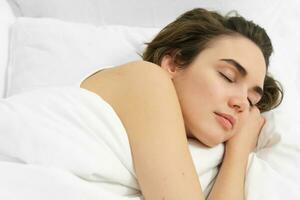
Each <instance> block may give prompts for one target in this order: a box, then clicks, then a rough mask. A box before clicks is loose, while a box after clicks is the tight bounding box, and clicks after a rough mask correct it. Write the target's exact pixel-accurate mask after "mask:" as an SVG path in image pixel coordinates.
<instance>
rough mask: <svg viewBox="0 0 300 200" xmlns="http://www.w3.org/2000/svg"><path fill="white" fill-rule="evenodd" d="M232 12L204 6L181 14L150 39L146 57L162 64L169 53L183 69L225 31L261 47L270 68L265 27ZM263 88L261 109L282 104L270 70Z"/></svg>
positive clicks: (269, 53)
mask: <svg viewBox="0 0 300 200" xmlns="http://www.w3.org/2000/svg"><path fill="white" fill-rule="evenodd" d="M229 14H230V13H229ZM229 14H227V15H226V16H222V15H220V14H218V13H217V12H215V11H208V10H205V9H203V8H195V9H193V10H190V11H188V12H186V13H184V14H182V15H181V16H179V17H178V18H177V19H176V20H175V21H173V22H172V23H170V24H168V25H167V26H166V27H165V28H163V29H162V30H161V31H160V32H159V33H158V34H157V35H156V37H155V38H154V39H153V40H152V41H151V42H150V43H146V44H147V48H146V50H145V52H144V53H143V55H142V57H143V59H144V60H145V61H149V62H152V63H155V64H157V65H160V63H161V60H162V58H163V57H164V56H165V55H168V54H169V55H172V56H173V58H174V62H175V63H176V64H178V66H179V68H180V69H184V68H186V67H187V66H188V65H189V64H190V63H192V62H193V61H194V59H195V57H196V56H197V55H198V54H199V53H200V52H201V51H203V50H204V49H205V48H207V47H208V45H209V43H210V42H211V41H212V40H213V39H215V38H217V37H220V36H224V35H231V36H234V35H240V36H243V37H246V38H248V39H250V40H251V41H253V42H254V43H255V44H256V45H257V46H258V47H259V48H260V50H261V51H262V53H263V55H264V58H265V62H266V66H267V68H268V66H269V58H270V56H271V54H272V52H273V46H272V43H271V41H270V38H269V37H268V35H267V33H266V31H265V30H264V29H263V28H261V27H260V26H258V25H257V24H255V23H253V22H252V21H248V20H246V19H245V18H243V17H241V16H239V15H238V14H237V12H235V16H231V17H230V16H229ZM263 89H264V94H263V97H262V98H261V100H260V101H259V102H258V104H257V107H258V108H259V110H260V111H261V112H266V111H269V110H271V109H274V108H276V107H277V106H279V105H280V103H281V102H282V99H283V89H282V86H281V85H280V83H279V82H278V81H276V80H275V79H274V78H272V76H271V75H270V74H268V73H267V74H266V76H265V80H264V87H263Z"/></svg>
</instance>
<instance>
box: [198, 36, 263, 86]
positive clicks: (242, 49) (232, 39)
mask: <svg viewBox="0 0 300 200" xmlns="http://www.w3.org/2000/svg"><path fill="white" fill-rule="evenodd" d="M198 58H199V60H202V61H204V62H209V63H215V62H222V61H220V60H221V59H233V60H235V61H237V62H238V63H239V64H240V65H241V66H243V67H244V68H245V70H246V71H247V74H248V75H247V77H245V78H246V79H248V80H249V81H251V82H252V83H253V84H258V85H260V86H263V81H264V77H265V74H266V64H265V59H264V56H263V53H262V52H261V50H260V49H259V47H258V46H257V45H256V44H255V43H253V42H252V41H250V40H249V39H247V38H244V37H242V36H223V37H219V38H217V39H215V40H213V41H211V42H210V43H209V45H208V47H207V48H206V49H205V50H203V51H202V52H201V53H200V54H199V56H198ZM198 58H196V60H197V59H198Z"/></svg>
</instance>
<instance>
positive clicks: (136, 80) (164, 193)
mask: <svg viewBox="0 0 300 200" xmlns="http://www.w3.org/2000/svg"><path fill="white" fill-rule="evenodd" d="M272 51H273V48H272V45H271V41H270V39H269V37H268V36H267V34H266V32H265V31H264V29H262V28H261V27H259V26H257V25H256V24H254V23H252V22H250V21H247V20H245V19H244V18H242V17H223V16H221V15H219V14H218V13H216V12H210V11H207V10H205V9H193V10H191V11H188V12H186V13H184V14H183V15H181V16H180V17H179V18H177V19H176V20H175V21H174V22H172V23H170V24H169V25H167V26H166V27H165V28H164V29H162V31H161V32H160V33H159V34H158V35H157V36H156V37H155V38H154V39H153V41H152V42H150V43H148V47H147V49H146V50H145V52H144V54H143V59H144V61H136V62H131V63H127V64H124V65H121V66H117V67H114V68H109V69H106V70H102V71H101V72H100V71H98V72H97V73H95V74H93V75H91V76H90V77H88V78H87V79H85V80H84V81H83V82H82V83H81V87H82V88H84V89H87V90H89V91H92V92H94V93H96V94H98V95H100V96H101V97H102V98H103V99H104V100H105V101H107V102H108V103H109V104H110V105H111V106H112V107H113V108H114V110H115V111H116V113H117V114H118V116H119V117H120V119H121V121H122V123H123V125H124V127H125V129H126V131H127V135H128V138H129V142H130V147H131V153H132V156H133V162H134V166H135V171H136V174H137V178H138V182H139V185H140V188H141V191H142V193H143V196H144V197H145V199H148V200H152V199H153V200H154V199H166V200H167V199H172V200H176V199H189V200H193V199H195V200H196V199H197V200H198V199H204V198H205V197H204V195H203V193H202V190H201V186H200V182H199V180H198V176H197V174H196V171H195V168H194V165H193V162H192V159H191V155H190V152H189V149H188V142H187V138H194V139H197V140H198V141H199V142H201V143H203V144H205V145H207V146H208V147H213V146H215V145H217V144H220V143H223V142H224V143H225V154H224V158H223V162H222V166H221V168H220V171H219V173H218V176H217V179H216V182H215V184H214V186H213V188H212V190H211V192H210V194H209V197H208V199H210V200H213V199H217V200H222V199H226V200H228V199H230V200H234V199H239V200H240V199H244V179H245V172H246V166H247V160H248V155H249V153H250V152H251V151H253V149H254V148H255V146H256V143H257V139H258V136H259V133H260V130H261V128H262V126H263V125H264V122H265V119H264V118H263V117H262V116H261V114H260V113H261V112H265V111H268V110H271V109H273V108H275V107H276V106H278V105H279V104H280V103H281V100H282V90H281V88H280V87H279V85H278V84H277V82H276V81H275V80H274V79H273V78H272V77H270V76H269V75H268V73H267V69H268V64H269V57H270V55H271V53H272Z"/></svg>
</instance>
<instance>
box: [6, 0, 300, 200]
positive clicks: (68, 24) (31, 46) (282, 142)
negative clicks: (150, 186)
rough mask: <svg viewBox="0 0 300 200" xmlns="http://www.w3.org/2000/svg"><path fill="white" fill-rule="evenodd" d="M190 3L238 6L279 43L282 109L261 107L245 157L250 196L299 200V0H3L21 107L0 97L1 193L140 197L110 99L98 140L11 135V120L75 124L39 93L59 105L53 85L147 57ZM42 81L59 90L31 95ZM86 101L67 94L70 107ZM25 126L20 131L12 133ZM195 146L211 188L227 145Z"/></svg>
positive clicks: (10, 70) (13, 91)
mask: <svg viewBox="0 0 300 200" xmlns="http://www.w3.org/2000/svg"><path fill="white" fill-rule="evenodd" d="M194 7H204V8H207V9H213V10H217V11H219V12H221V13H223V14H225V13H227V12H228V11H230V10H232V9H235V10H237V11H238V12H239V13H240V14H241V15H243V16H245V17H247V18H248V19H251V20H253V21H255V22H257V23H258V24H260V25H262V26H263V27H264V28H265V29H266V30H267V32H268V34H269V35H270V37H271V39H272V42H273V45H274V50H275V51H274V54H273V55H272V56H271V60H270V73H271V74H272V75H273V76H274V77H276V79H278V80H279V81H280V82H281V83H282V86H283V89H284V94H285V96H284V101H283V102H282V105H281V106H280V107H278V108H276V109H275V110H273V111H270V112H267V113H264V116H265V117H266V118H267V123H266V125H265V126H264V128H263V130H262V133H261V135H260V137H259V141H258V146H257V148H256V150H255V152H253V153H252V154H251V155H250V156H249V160H248V168H247V175H246V179H245V183H246V185H245V192H246V194H245V196H246V199H247V200H265V199H272V200H277V199H278V200H282V199H290V200H298V199H300V173H299V172H298V171H299V167H300V118H299V117H298V113H299V112H300V103H299V102H300V57H299V53H300V52H299V47H298V46H299V44H300V35H299V32H300V28H299V26H297V24H299V20H300V12H299V11H300V10H299V7H300V3H299V2H298V1H296V0H295V1H294V0H289V1H284V2H283V1H281V0H275V1H274V0H273V1H271V0H264V1H260V0H254V1H251V2H250V1H238V0H223V1H221V0H213V1H208V0H197V1H196V0H188V1H176V0H173V1H171V0H160V1H146V0H139V1H138V0H130V1H129V0H128V1H122V0H110V1H105V0H97V1H96V0H63V1H61V0H52V1H43V0H27V1H22V0H7V1H6V0H0V43H1V47H0V77H1V78H0V81H1V82H0V95H1V99H2V100H3V99H8V98H9V99H11V101H12V102H14V103H15V104H14V105H18V109H19V112H18V113H17V112H16V110H14V109H15V108H17V107H11V109H10V111H7V110H5V107H4V106H2V105H1V104H3V103H2V102H1V104H0V112H1V114H0V123H1V124H0V127H1V128H0V135H1V136H0V177H1V179H0V198H1V199H7V200H8V199H9V200H17V199H31V200H34V199H45V200H46V199H72V200H83V199H90V200H93V199H95V200H96V199H116V200H123V199H124V200H125V199H134V200H135V199H137V200H139V199H143V197H142V194H141V192H140V190H139V187H138V184H137V181H136V176H135V174H134V170H133V165H132V162H131V160H130V159H131V155H130V149H129V146H128V141H127V138H126V137H124V135H125V134H124V135H123V136H121V135H120V134H118V133H120V132H124V128H123V127H122V124H121V123H120V121H119V120H118V119H117V118H116V116H114V117H112V116H113V110H112V109H111V107H109V105H107V104H105V102H102V104H101V107H97V109H101V112H102V113H103V115H102V116H101V117H103V119H105V120H106V121H107V123H106V124H101V125H99V123H100V122H95V123H96V124H97V127H95V131H97V130H98V128H99V126H100V127H101V129H102V130H106V132H107V133H109V132H110V133H115V135H114V137H111V136H109V135H106V136H105V135H104V136H103V138H102V139H99V140H97V141H98V143H97V142H96V143H95V142H93V140H92V139H93V138H94V137H95V136H94V135H93V134H92V133H91V134H90V135H89V136H82V135H80V134H78V135H76V137H75V136H74V135H72V136H70V135H63V136H61V135H57V134H56V135H53V132H52V131H48V130H50V129H47V126H42V125H40V126H41V128H43V129H40V130H44V131H43V132H40V131H37V132H34V131H32V132H30V131H26V130H27V129H25V128H24V129H18V131H15V132H14V134H13V133H12V132H10V131H7V130H8V129H5V125H11V124H14V125H15V127H18V126H20V127H21V125H20V122H19V121H20V120H19V118H20V116H24V118H27V120H28V123H27V124H26V125H28V124H30V121H32V120H34V119H37V116H40V117H41V118H42V116H43V115H42V114H45V113H46V114H47V116H50V114H51V116H52V114H54V111H55V113H61V114H63V116H64V118H61V121H60V122H62V121H63V120H65V122H66V123H75V122H78V121H76V120H78V119H77V118H72V111H71V110H67V111H66V110H64V109H62V108H60V107H59V106H55V107H51V113H50V111H49V110H46V111H45V109H44V107H38V106H36V105H37V104H35V97H36V96H35V95H39V96H43V97H44V98H43V99H44V102H45V104H47V103H48V102H51V101H54V102H55V103H57V105H60V103H61V104H63V101H64V99H63V98H64V96H63V93H61V92H62V90H61V91H57V90H56V89H55V87H56V86H59V87H64V88H65V89H70V88H71V87H72V86H73V85H75V84H76V83H78V81H79V80H80V79H81V78H82V76H84V75H85V74H87V73H89V72H92V71H94V70H96V69H99V68H101V67H104V66H114V65H118V64H121V63H125V62H129V61H132V60H139V59H141V57H140V56H139V54H140V53H141V52H142V51H143V49H144V48H145V45H144V43H145V42H148V41H149V40H151V38H153V37H154V36H155V34H156V33H157V32H158V31H159V30H160V28H162V27H163V26H164V25H166V24H167V23H169V22H170V21H172V20H173V19H174V18H175V17H176V16H178V15H179V14H181V13H183V12H184V11H186V10H188V9H191V8H194ZM45 87H48V88H53V89H52V90H51V92H50V94H45V93H43V92H37V93H35V92H33V91H41V90H39V89H43V88H45ZM59 92H60V93H59ZM75 93H76V92H75V91H74V95H75ZM24 94H26V95H24ZM54 94H59V97H58V96H55V95H54ZM86 95H87V96H91V98H92V99H93V101H92V102H91V104H90V106H96V105H94V104H99V100H100V101H101V99H97V97H96V96H92V94H86ZM80 100H82V99H78V100H70V101H69V104H70V105H71V104H74V105H76V104H78V103H80V102H79V101H80ZM80 109H82V110H83V108H80ZM12 110H13V111H14V112H12ZM33 111H34V112H35V113H37V112H38V114H39V115H34V114H33V113H34V112H33ZM64 112H65V113H64ZM3 113H7V115H4V114H3ZM49 113H50V114H49ZM46 114H45V115H46ZM92 114H93V113H86V112H85V113H82V116H83V115H86V116H87V117H89V116H90V115H92ZM52 119H53V116H52ZM80 120H81V121H84V120H83V119H80ZM42 123H45V124H46V121H43V122H42V121H41V124H42ZM86 123H88V122H86ZM36 126H39V125H36ZM62 126H63V125H62ZM93 126H95V124H94V125H92V124H91V127H93ZM3 127H4V128H3ZM19 130H22V131H23V132H22V134H16V133H20V131H19ZM28 130H29V129H28ZM72 131H73V133H74V132H76V131H79V128H78V129H72ZM70 137H72V140H71V142H70V140H69V139H70ZM58 138H59V139H58ZM57 141H59V142H57ZM17 144H18V145H19V146H18V145H17ZM189 145H190V150H191V153H192V157H193V161H194V163H195V166H196V168H197V173H198V175H199V179H200V182H201V186H202V188H203V189H204V193H205V194H206V195H207V194H208V193H209V191H210V189H211V187H212V185H213V183H214V180H215V177H216V174H217V172H218V166H219V164H220V162H221V159H222V155H223V150H224V146H223V145H218V146H216V147H213V148H206V147H204V146H201V145H199V144H197V143H196V142H195V141H193V140H190V141H189ZM21 147H22V148H21ZM100 154H101V155H102V156H99V155H100Z"/></svg>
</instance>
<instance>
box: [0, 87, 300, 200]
mask: <svg viewBox="0 0 300 200" xmlns="http://www.w3.org/2000/svg"><path fill="white" fill-rule="evenodd" d="M0 109H1V113H0V124H1V126H0V132H1V134H0V155H1V158H3V159H2V160H1V161H0V175H1V179H0V186H1V191H4V192H0V197H9V198H10V199H33V200H34V199H45V200H46V199H66V198H68V199H74V200H76V199H78V200H79V199H84V198H87V199H91V200H92V199H95V200H96V199H97V198H98V199H103V198H105V199H116V200H118V199H120V200H122V199H128V198H129V197H130V198H131V199H140V197H141V193H140V190H139V186H138V184H137V180H136V175H135V172H134V167H133V162H132V157H131V151H130V145H129V141H128V137H127V134H126V130H125V128H124V127H123V124H122V122H121V120H120V119H119V118H118V116H117V114H116V113H115V111H114V110H113V108H112V107H111V106H110V105H109V104H108V103H107V102H105V101H104V100H103V99H102V98H101V97H99V96H98V95H96V94H95V93H92V92H90V91H88V90H85V89H82V88H78V87H71V86H69V87H48V88H43V89H37V90H32V91H30V92H24V93H22V94H18V95H14V96H12V97H9V98H7V99H3V100H0ZM265 117H267V119H268V120H269V121H267V123H266V124H265V126H264V127H263V129H262V133H261V135H260V137H259V141H258V147H257V149H256V151H255V152H253V153H252V154H251V155H250V156H249V162H248V170H247V174H246V183H245V192H246V196H247V199H248V200H257V199H268V198H269V197H270V198H271V197H272V198H271V199H272V200H273V199H274V200H282V199H285V198H286V199H295V200H296V199H298V198H299V197H300V194H299V191H300V190H299V189H300V188H299V184H298V183H299V181H300V176H299V173H298V166H299V164H300V149H299V144H298V142H297V141H296V138H297V137H298V138H299V136H296V135H295V134H294V133H295V132H292V131H291V130H295V129H296V128H298V130H299V124H300V123H299V122H298V121H296V120H290V119H288V118H286V117H287V115H284V114H283V115H278V114H277V115H275V114H274V113H273V112H269V113H268V114H265ZM272 118H273V119H272ZM274 122H275V123H274ZM282 124H285V126H282ZM289 129H291V130H289ZM189 148H190V151H191V154H192V158H193V161H194V164H195V167H196V170H197V173H198V175H199V180H200V182H201V186H202V188H203V190H204V192H205V194H206V195H207V194H208V192H209V190H210V189H211V187H212V185H213V183H214V181H215V177H216V174H217V170H218V165H219V164H220V162H221V160H222V155H223V151H224V146H223V145H222V144H220V145H218V146H215V147H213V148H208V147H204V146H203V145H201V144H200V143H199V142H197V141H196V140H192V139H189ZM28 180H30V183H28ZM282 183H284V184H282ZM50 185H51V186H50ZM49 187H50V189H49ZM274 188H275V189H274ZM16 191H17V192H16ZM1 195H2V196H1ZM3 199H8V198H3Z"/></svg>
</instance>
